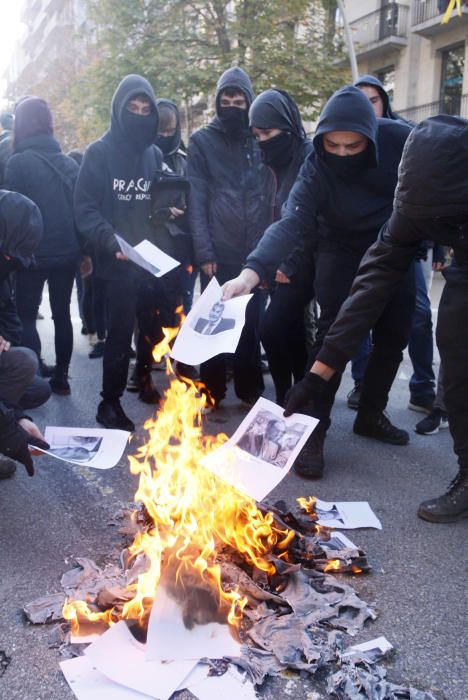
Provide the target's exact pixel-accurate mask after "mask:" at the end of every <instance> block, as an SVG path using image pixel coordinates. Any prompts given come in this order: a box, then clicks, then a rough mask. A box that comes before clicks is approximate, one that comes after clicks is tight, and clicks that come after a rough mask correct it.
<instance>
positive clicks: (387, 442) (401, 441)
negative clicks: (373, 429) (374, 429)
mask: <svg viewBox="0 0 468 700" xmlns="http://www.w3.org/2000/svg"><path fill="white" fill-rule="evenodd" d="M353 432H354V434H355V435H360V436H361V437H366V438H370V439H371V440H377V442H383V443H384V444H385V445H401V446H403V445H407V444H408V443H409V435H408V436H407V437H404V438H401V439H399V440H385V438H381V437H377V436H376V435H368V434H367V433H364V432H360V431H359V430H356V428H353Z"/></svg>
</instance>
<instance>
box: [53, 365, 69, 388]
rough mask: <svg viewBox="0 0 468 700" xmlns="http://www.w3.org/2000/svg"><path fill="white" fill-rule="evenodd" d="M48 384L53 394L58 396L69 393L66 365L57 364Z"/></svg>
mask: <svg viewBox="0 0 468 700" xmlns="http://www.w3.org/2000/svg"><path fill="white" fill-rule="evenodd" d="M49 384H50V388H51V390H52V391H53V393H54V394H59V395H60V396H68V394H71V389H70V384H69V383H68V367H65V366H59V365H57V367H56V368H55V372H54V375H53V377H51V378H50V379H49Z"/></svg>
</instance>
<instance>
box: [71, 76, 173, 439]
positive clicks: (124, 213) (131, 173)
mask: <svg viewBox="0 0 468 700" xmlns="http://www.w3.org/2000/svg"><path fill="white" fill-rule="evenodd" d="M157 132H158V111H157V107H156V100H155V96H154V92H153V89H152V87H151V85H150V84H149V82H148V81H147V80H145V78H143V77H141V76H139V75H127V76H126V77H125V78H124V79H123V80H122V81H121V83H120V84H119V86H118V87H117V89H116V91H115V93H114V96H113V98H112V105H111V123H110V128H109V130H108V131H107V132H106V133H105V134H104V135H103V136H102V137H101V138H100V139H98V140H97V141H95V142H94V143H92V144H91V145H90V146H88V148H87V149H86V152H85V155H84V158H83V163H82V165H81V168H80V173H79V177H78V182H77V186H76V192H75V215H76V221H77V225H78V228H79V230H80V232H81V233H82V235H83V236H84V237H85V238H86V240H87V242H88V243H89V245H90V246H91V249H92V250H93V252H94V258H95V260H96V264H97V270H96V272H97V275H98V276H99V277H100V278H102V279H104V280H106V287H107V302H108V334H107V339H106V345H105V349H104V360H103V389H102V398H103V400H102V401H101V403H100V405H99V408H98V413H97V416H96V418H97V420H98V422H100V423H102V425H104V426H105V427H107V428H122V429H126V430H134V427H135V426H134V424H133V422H132V421H131V420H130V419H129V418H128V417H127V416H126V415H125V413H124V412H123V409H122V406H121V404H120V398H121V396H122V394H123V391H124V389H125V385H126V381H127V374H128V366H129V358H130V347H131V338H132V333H133V328H134V323H135V318H137V319H138V325H139V335H138V343H137V373H138V376H139V386H140V398H141V399H142V400H143V401H145V402H147V403H157V402H158V400H159V393H158V392H157V390H156V388H155V387H154V386H153V383H152V379H151V367H152V355H151V350H152V347H153V345H154V343H155V342H156V340H157V339H156V338H155V331H154V317H155V282H154V280H155V278H154V277H153V276H152V275H150V274H149V273H147V272H146V271H144V270H142V269H141V268H139V267H138V266H136V265H134V264H133V263H132V262H130V261H128V260H126V259H125V258H124V256H123V255H122V253H121V252H120V248H119V244H118V243H117V240H116V238H115V235H114V234H116V233H117V234H119V235H120V236H121V237H122V238H124V239H125V240H126V241H127V242H128V243H129V244H130V245H132V246H135V245H137V244H138V243H140V242H141V241H142V240H144V239H148V240H150V241H153V229H152V226H151V223H150V215H151V201H150V194H149V191H150V187H151V180H152V178H153V176H154V173H155V172H156V170H160V169H161V166H162V156H161V153H160V151H159V149H158V148H157V147H156V146H154V142H155V139H156V136H157ZM156 333H157V331H156Z"/></svg>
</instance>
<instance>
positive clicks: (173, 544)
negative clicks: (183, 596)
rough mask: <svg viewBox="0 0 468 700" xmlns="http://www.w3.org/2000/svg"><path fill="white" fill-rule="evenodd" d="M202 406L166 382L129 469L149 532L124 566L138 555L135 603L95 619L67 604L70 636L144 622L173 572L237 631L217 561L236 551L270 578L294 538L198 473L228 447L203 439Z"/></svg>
mask: <svg viewBox="0 0 468 700" xmlns="http://www.w3.org/2000/svg"><path fill="white" fill-rule="evenodd" d="M172 330H174V329H165V333H164V335H165V338H164V340H163V341H162V343H161V346H163V348H162V349H161V347H157V348H155V350H154V356H155V357H160V356H162V355H163V354H164V353H165V352H168V350H166V349H165V348H169V342H170V341H169V338H170V337H171V333H172ZM166 331H167V332H166ZM169 367H170V365H169V364H168V370H169ZM205 403H206V397H205V396H204V395H203V394H201V393H200V391H199V390H198V387H197V386H196V385H195V384H194V383H193V382H181V381H178V380H177V379H172V381H171V383H170V386H169V388H168V390H167V392H166V395H165V400H164V403H163V405H162V406H161V408H160V410H159V412H158V414H157V416H156V417H155V418H154V419H150V420H148V421H147V422H146V423H145V426H144V427H145V429H146V430H147V431H148V438H147V440H146V442H145V444H144V445H142V446H141V447H139V448H138V450H137V452H136V454H135V455H134V456H130V457H129V461H130V470H131V472H132V474H137V475H139V487H138V490H137V492H136V495H135V500H136V501H140V502H142V503H143V504H144V506H145V508H146V510H147V512H148V514H149V516H150V518H151V520H152V523H153V524H154V525H153V526H152V527H150V528H149V529H148V530H147V531H145V532H138V533H137V535H136V537H135V539H134V541H133V544H132V545H131V547H130V558H131V559H134V558H136V557H138V556H139V555H144V556H145V558H146V560H147V562H148V568H147V570H146V571H145V572H144V573H143V574H140V576H139V577H138V580H137V581H136V582H135V584H132V586H129V587H128V589H127V590H132V593H134V597H133V598H132V599H131V600H130V601H128V602H126V603H125V604H124V605H123V609H122V611H120V610H116V609H112V610H108V611H106V612H105V613H97V612H93V611H92V610H90V608H89V607H88V606H87V604H86V603H84V602H83V601H69V602H68V604H67V605H66V611H65V612H66V617H67V619H71V621H72V629H73V631H74V632H75V633H77V631H78V629H79V626H80V621H81V620H82V619H83V618H87V619H88V620H90V621H92V620H96V619H98V620H105V621H106V622H107V623H108V624H109V623H112V621H115V620H116V619H119V617H123V618H132V619H139V620H140V621H141V620H143V619H145V618H146V616H147V614H148V612H149V610H150V609H151V606H152V602H153V600H154V598H155V596H156V595H157V588H158V584H159V581H160V578H161V575H162V573H165V574H166V572H172V575H173V583H174V584H177V585H178V586H179V587H181V588H182V589H184V587H186V586H187V587H189V586H190V585H193V584H194V583H195V585H202V586H203V587H204V588H206V589H208V590H210V591H212V592H213V591H214V593H215V595H216V599H217V600H218V601H219V607H220V609H221V605H222V606H223V609H224V608H226V607H227V609H228V610H229V614H228V622H229V623H230V624H236V623H237V622H238V621H239V619H240V618H241V617H242V610H243V608H244V607H245V604H246V602H247V599H246V598H245V597H243V596H242V593H241V592H240V591H238V590H235V589H232V588H231V589H230V590H225V589H224V588H223V585H222V581H221V568H220V566H219V564H218V563H217V557H218V555H219V553H220V552H221V551H222V550H223V549H225V548H226V547H228V548H231V549H234V550H235V551H236V552H238V553H240V554H241V555H242V556H243V558H244V559H245V560H246V561H247V562H249V563H250V564H253V565H255V566H256V567H257V568H258V569H260V570H262V571H265V572H267V573H268V574H273V573H274V572H275V567H274V566H273V564H272V563H271V562H270V561H269V560H268V557H267V555H268V553H269V552H271V550H272V549H273V548H275V549H282V550H285V549H286V548H287V546H288V544H289V542H290V541H291V540H292V539H293V537H294V532H293V531H288V530H279V529H277V528H276V527H275V524H274V520H273V515H272V514H271V513H266V514H263V513H262V512H261V511H260V510H259V509H258V508H257V505H256V503H255V501H254V500H253V499H252V498H249V497H247V496H245V495H243V494H242V493H240V492H238V491H237V490H236V489H235V488H233V487H232V486H230V485H229V484H227V483H226V482H224V481H222V480H220V479H219V478H218V477H216V476H215V475H214V474H213V473H212V472H210V471H209V470H208V469H206V468H204V467H203V466H201V460H202V459H203V458H204V457H205V456H206V455H207V454H208V453H210V452H212V451H213V450H214V449H216V448H217V447H219V446H220V445H222V444H223V443H224V442H225V441H226V440H227V437H226V436H225V435H222V434H220V435H218V436H216V437H213V436H204V435H203V434H202V428H201V425H202V421H201V413H202V409H203V407H204V406H205ZM65 612H64V615H65Z"/></svg>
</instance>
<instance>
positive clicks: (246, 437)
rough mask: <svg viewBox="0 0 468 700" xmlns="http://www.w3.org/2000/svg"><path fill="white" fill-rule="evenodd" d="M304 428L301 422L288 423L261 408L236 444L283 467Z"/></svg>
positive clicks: (254, 455)
mask: <svg viewBox="0 0 468 700" xmlns="http://www.w3.org/2000/svg"><path fill="white" fill-rule="evenodd" d="M305 430H306V426H305V425H303V424H302V423H293V424H291V425H289V424H287V423H286V421H285V420H283V419H282V418H281V417H278V416H275V414H274V413H271V412H270V411H266V410H262V411H259V412H258V413H257V415H256V416H255V418H254V419H253V420H252V422H251V423H250V425H249V426H248V427H247V430H246V431H245V433H244V434H243V435H242V436H241V437H240V439H239V440H238V442H237V446H238V447H240V449H241V450H244V451H245V452H248V453H249V454H250V455H252V457H258V459H261V460H263V461H264V462H268V463H269V464H273V465H274V466H276V467H280V468H284V467H285V466H286V464H287V462H288V459H289V458H290V456H291V454H292V452H293V450H294V448H295V447H296V445H297V443H298V442H299V440H300V439H301V437H302V436H303V434H304V431H305Z"/></svg>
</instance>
